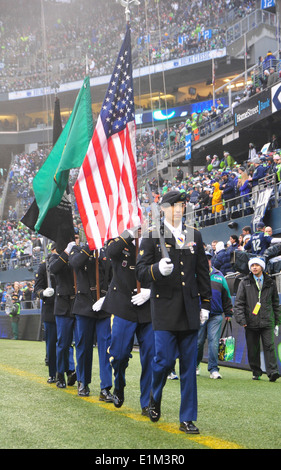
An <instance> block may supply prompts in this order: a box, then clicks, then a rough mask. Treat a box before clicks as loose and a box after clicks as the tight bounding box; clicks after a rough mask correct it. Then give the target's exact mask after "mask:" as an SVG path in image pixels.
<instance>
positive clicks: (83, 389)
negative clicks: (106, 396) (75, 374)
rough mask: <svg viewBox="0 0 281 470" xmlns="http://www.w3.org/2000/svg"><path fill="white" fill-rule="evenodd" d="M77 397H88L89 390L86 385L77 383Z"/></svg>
mask: <svg viewBox="0 0 281 470" xmlns="http://www.w3.org/2000/svg"><path fill="white" fill-rule="evenodd" d="M78 395H79V397H88V396H89V395H90V389H89V387H88V385H84V384H83V383H82V382H79V386H78Z"/></svg>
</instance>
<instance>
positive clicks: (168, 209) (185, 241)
mask: <svg viewBox="0 0 281 470" xmlns="http://www.w3.org/2000/svg"><path fill="white" fill-rule="evenodd" d="M185 201H186V194H185V193H184V192H180V191H170V192H168V193H166V194H165V195H164V196H163V199H162V202H161V207H162V209H163V211H164V224H163V226H162V227H161V231H162V233H163V237H164V240H165V245H166V248H167V250H168V255H169V257H168V258H166V257H162V252H161V246H160V240H159V235H158V232H157V230H156V229H155V228H154V229H152V230H150V231H149V232H148V233H147V234H146V235H144V236H143V238H142V241H141V244H140V249H139V254H138V259H137V264H136V276H137V279H138V280H139V281H140V282H141V283H150V286H151V298H150V303H151V316H152V324H153V329H154V335H155V357H154V359H153V362H152V387H151V394H150V403H149V416H150V419H151V421H153V422H155V421H158V420H159V418H160V413H161V399H162V391H163V387H164V385H165V383H166V379H167V375H168V373H169V372H170V370H171V369H173V367H174V363H175V360H176V359H177V358H179V367H180V383H181V405H180V430H181V431H184V432H186V433H199V430H198V428H197V427H196V426H195V424H194V423H193V421H196V419H197V384H196V359H197V336H198V330H199V326H200V320H201V321H202V323H203V322H204V321H206V320H207V319H208V314H209V310H210V299H211V295H212V291H211V284H210V277H209V268H208V261H207V257H206V255H205V251H204V246H203V242H202V238H201V235H200V233H199V231H197V230H196V229H194V227H187V226H182V218H183V215H184V210H185Z"/></svg>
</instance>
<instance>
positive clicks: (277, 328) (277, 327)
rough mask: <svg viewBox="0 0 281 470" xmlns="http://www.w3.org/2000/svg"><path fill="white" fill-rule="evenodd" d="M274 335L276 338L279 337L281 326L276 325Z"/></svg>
mask: <svg viewBox="0 0 281 470" xmlns="http://www.w3.org/2000/svg"><path fill="white" fill-rule="evenodd" d="M274 334H275V336H278V335H279V326H278V325H276V326H275V327H274Z"/></svg>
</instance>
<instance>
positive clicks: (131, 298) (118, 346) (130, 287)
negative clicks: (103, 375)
mask: <svg viewBox="0 0 281 470" xmlns="http://www.w3.org/2000/svg"><path fill="white" fill-rule="evenodd" d="M106 254H107V257H109V258H110V259H111V263H112V272H113V277H112V281H111V283H110V286H109V289H108V293H107V295H106V296H105V299H104V301H103V305H102V308H103V310H105V311H106V312H108V313H110V314H112V320H111V321H112V326H111V344H110V348H109V354H110V362H111V365H112V367H113V371H114V391H113V400H114V401H113V402H114V405H115V407H117V408H120V407H121V406H122V405H123V402H124V388H125V386H126V380H125V371H126V368H127V367H128V363H129V358H130V357H131V351H132V349H133V346H134V337H135V334H136V336H137V340H138V344H139V353H140V361H141V367H142V373H141V378H140V391H141V394H140V405H141V408H142V414H143V415H146V416H147V410H148V403H149V392H150V386H151V362H152V358H153V355H154V336H153V330H152V325H151V314H150V302H149V297H150V289H149V288H147V286H145V284H144V285H142V286H141V289H140V291H139V292H137V281H136V276H135V264H136V245H135V236H134V233H133V231H130V232H129V231H127V230H126V231H125V232H123V233H122V234H121V235H120V236H119V237H117V238H114V239H111V240H109V241H108V246H107V251H106Z"/></svg>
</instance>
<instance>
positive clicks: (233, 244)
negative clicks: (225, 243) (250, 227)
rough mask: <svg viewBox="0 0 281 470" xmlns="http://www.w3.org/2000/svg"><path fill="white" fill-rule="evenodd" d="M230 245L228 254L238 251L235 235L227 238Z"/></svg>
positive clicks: (237, 241)
mask: <svg viewBox="0 0 281 470" xmlns="http://www.w3.org/2000/svg"><path fill="white" fill-rule="evenodd" d="M229 241H230V245H229V247H228V249H227V251H228V253H230V256H231V253H233V251H235V250H238V247H239V240H238V237H237V235H236V234H233V235H230V237H229Z"/></svg>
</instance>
